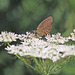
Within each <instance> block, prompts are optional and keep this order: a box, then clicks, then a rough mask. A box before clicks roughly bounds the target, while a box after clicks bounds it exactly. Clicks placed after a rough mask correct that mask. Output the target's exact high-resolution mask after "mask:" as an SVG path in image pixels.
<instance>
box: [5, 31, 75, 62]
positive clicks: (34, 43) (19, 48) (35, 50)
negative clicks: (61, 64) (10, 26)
mask: <svg viewBox="0 0 75 75" xmlns="http://www.w3.org/2000/svg"><path fill="white" fill-rule="evenodd" d="M74 36H75V32H73V34H72V35H71V36H70V37H62V36H61V34H60V33H57V34H53V35H52V36H51V35H47V36H46V37H45V38H46V40H47V41H46V40H43V39H42V38H41V39H40V38H36V36H35V34H33V33H30V32H26V34H19V35H18V34H17V38H18V39H20V40H22V41H23V42H21V44H19V45H10V46H7V48H5V49H6V50H7V51H8V53H9V54H14V55H16V54H18V55H20V56H33V57H38V58H42V59H46V58H49V59H51V60H52V61H53V62H55V61H57V60H59V59H61V58H64V57H66V56H70V55H74V56H75V45H64V43H65V42H68V41H69V39H71V40H73V41H75V37H74ZM55 42H59V43H61V44H60V45H57V44H56V43H55Z"/></svg>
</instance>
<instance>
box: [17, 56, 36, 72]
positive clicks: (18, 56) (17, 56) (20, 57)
mask: <svg viewBox="0 0 75 75" xmlns="http://www.w3.org/2000/svg"><path fill="white" fill-rule="evenodd" d="M16 56H17V57H18V58H19V59H20V60H22V61H23V62H24V63H25V64H26V65H28V66H29V67H30V68H32V69H33V70H35V71H36V69H35V68H34V67H32V66H31V65H30V64H28V63H27V62H26V61H25V59H24V58H21V57H20V56H18V55H16Z"/></svg>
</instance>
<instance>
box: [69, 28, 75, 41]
mask: <svg viewBox="0 0 75 75" xmlns="http://www.w3.org/2000/svg"><path fill="white" fill-rule="evenodd" d="M70 34H71V37H69V39H71V40H73V41H75V29H74V30H73V32H72V33H70Z"/></svg>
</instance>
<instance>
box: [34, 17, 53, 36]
mask: <svg viewBox="0 0 75 75" xmlns="http://www.w3.org/2000/svg"><path fill="white" fill-rule="evenodd" d="M52 21H53V18H52V17H51V16H50V17H48V18H46V19H45V20H43V21H42V22H41V23H40V24H39V25H38V26H37V28H36V30H34V33H35V34H36V35H37V36H40V37H41V36H46V35H47V34H49V33H50V31H51V28H52V25H51V23H52Z"/></svg>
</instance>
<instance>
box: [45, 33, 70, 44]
mask: <svg viewBox="0 0 75 75" xmlns="http://www.w3.org/2000/svg"><path fill="white" fill-rule="evenodd" d="M45 38H46V39H47V42H56V43H62V44H64V43H65V42H68V41H69V40H68V38H66V37H62V36H61V33H57V34H52V36H50V35H47V36H46V37H45Z"/></svg>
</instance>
